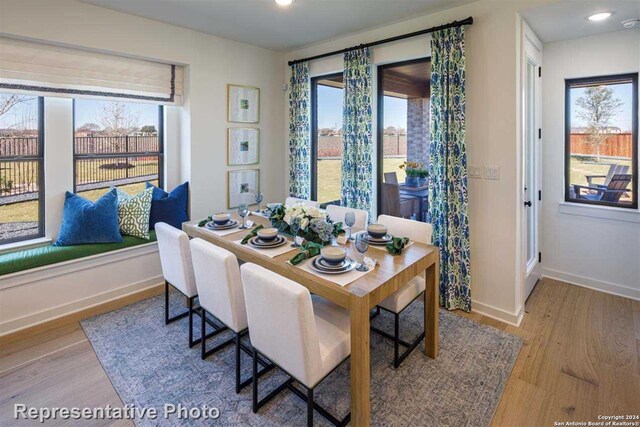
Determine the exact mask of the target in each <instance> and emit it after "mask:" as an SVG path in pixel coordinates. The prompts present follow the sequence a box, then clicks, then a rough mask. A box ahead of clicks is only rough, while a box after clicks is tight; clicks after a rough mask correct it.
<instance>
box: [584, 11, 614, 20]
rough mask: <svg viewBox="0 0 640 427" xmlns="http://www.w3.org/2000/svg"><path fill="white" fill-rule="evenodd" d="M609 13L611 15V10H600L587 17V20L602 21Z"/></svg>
mask: <svg viewBox="0 0 640 427" xmlns="http://www.w3.org/2000/svg"><path fill="white" fill-rule="evenodd" d="M611 15H612V13H611V12H601V13H596V14H593V15H591V16H589V17H588V18H587V19H588V20H589V21H604V20H605V19H607V18H608V17H610V16H611Z"/></svg>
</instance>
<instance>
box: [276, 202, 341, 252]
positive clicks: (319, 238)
mask: <svg viewBox="0 0 640 427" xmlns="http://www.w3.org/2000/svg"><path fill="white" fill-rule="evenodd" d="M294 218H295V219H296V223H298V224H299V226H300V230H299V231H298V232H297V233H294V232H293V231H292V230H291V223H292V220H294ZM269 220H270V221H271V225H272V226H273V227H275V228H277V229H278V230H280V232H281V233H285V234H288V235H290V236H294V234H297V235H299V236H302V237H303V238H304V239H305V240H306V241H308V242H314V243H319V244H325V243H329V242H331V240H332V239H333V237H338V236H339V235H340V234H343V233H344V232H345V231H344V230H343V229H342V223H341V222H335V223H334V222H333V221H331V220H330V219H329V218H328V217H327V214H326V213H325V212H323V211H321V210H320V209H318V208H315V207H312V206H306V205H304V204H302V203H298V204H295V205H293V206H285V205H281V204H280V205H277V206H274V207H272V208H271V209H270V215H269ZM294 237H295V236H294Z"/></svg>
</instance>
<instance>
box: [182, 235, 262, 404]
mask: <svg viewBox="0 0 640 427" xmlns="http://www.w3.org/2000/svg"><path fill="white" fill-rule="evenodd" d="M190 247H191V256H192V259H193V271H194V273H195V278H196V286H197V288H198V295H199V297H198V299H199V301H200V313H201V316H202V319H203V320H204V321H203V322H201V336H203V337H205V339H203V340H202V341H201V343H200V357H201V358H202V359H203V360H204V359H206V358H207V357H209V356H210V355H212V354H214V353H216V352H218V351H220V350H222V349H223V348H225V347H227V346H228V345H230V344H234V345H235V363H236V370H235V375H236V393H240V390H242V389H243V388H244V387H246V386H247V385H249V384H251V380H252V378H251V377H249V378H247V379H245V380H244V381H242V380H241V366H240V364H241V352H242V351H244V352H245V353H246V354H247V355H248V356H252V355H253V353H252V349H251V348H249V347H248V346H247V345H246V344H245V343H243V342H242V337H243V336H245V335H246V334H247V333H248V332H249V330H248V324H247V310H246V307H245V302H244V291H243V289H242V282H241V278H240V268H239V266H238V259H237V258H236V256H235V255H234V254H232V253H231V252H229V251H227V250H226V249H223V248H220V247H218V246H215V245H213V244H211V243H209V242H206V241H204V240H202V239H193V240H191V242H190ZM209 316H211V317H212V318H213V320H215V321H216V322H217V323H219V324H220V327H219V329H217V330H215V331H214V334H216V335H217V334H218V333H222V332H226V331H230V332H231V337H230V338H229V339H227V340H225V341H223V342H221V343H219V344H217V345H216V346H215V347H213V348H211V349H209V350H207V338H208V335H207V334H206V326H207V320H209ZM260 364H261V365H262V366H263V369H262V371H260V372H259V373H258V374H257V375H263V374H265V373H266V372H268V371H269V370H270V369H271V368H273V365H270V364H268V363H267V362H264V361H262V360H261V361H260Z"/></svg>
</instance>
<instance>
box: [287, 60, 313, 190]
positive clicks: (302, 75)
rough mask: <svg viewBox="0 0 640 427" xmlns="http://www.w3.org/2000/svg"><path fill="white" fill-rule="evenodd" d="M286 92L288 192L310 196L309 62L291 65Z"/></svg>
mask: <svg viewBox="0 0 640 427" xmlns="http://www.w3.org/2000/svg"><path fill="white" fill-rule="evenodd" d="M290 86H291V91H290V93H289V195H290V196H292V197H299V198H301V199H309V198H311V129H310V127H311V119H310V115H309V109H310V105H309V96H310V88H311V83H310V80H309V63H308V62H301V63H298V64H293V65H292V66H291V84H290Z"/></svg>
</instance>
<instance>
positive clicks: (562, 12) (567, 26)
mask: <svg viewBox="0 0 640 427" xmlns="http://www.w3.org/2000/svg"><path fill="white" fill-rule="evenodd" d="M599 12H613V15H612V16H611V17H610V18H609V19H606V20H604V21H600V22H592V21H589V20H588V19H587V17H588V16H590V15H593V14H595V13H599ZM521 15H522V17H523V18H524V19H525V21H527V23H528V24H529V25H530V26H531V29H532V30H533V31H534V32H535V33H536V34H537V35H538V37H540V39H541V40H542V41H543V42H545V43H547V42H553V41H557V40H564V39H570V38H576V37H584V36H590V35H594V34H601V33H609V32H612V31H620V30H624V27H623V26H622V24H621V22H622V21H624V20H625V19H633V18H640V1H639V0H600V1H597V0H581V1H575V0H564V1H560V2H557V3H553V4H548V5H545V6H540V7H536V8H532V9H528V10H524V11H522V12H521ZM636 28H638V27H636ZM628 31H638V30H637V29H635V30H628Z"/></svg>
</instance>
